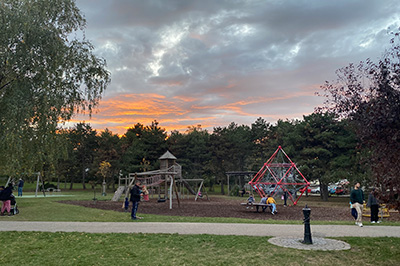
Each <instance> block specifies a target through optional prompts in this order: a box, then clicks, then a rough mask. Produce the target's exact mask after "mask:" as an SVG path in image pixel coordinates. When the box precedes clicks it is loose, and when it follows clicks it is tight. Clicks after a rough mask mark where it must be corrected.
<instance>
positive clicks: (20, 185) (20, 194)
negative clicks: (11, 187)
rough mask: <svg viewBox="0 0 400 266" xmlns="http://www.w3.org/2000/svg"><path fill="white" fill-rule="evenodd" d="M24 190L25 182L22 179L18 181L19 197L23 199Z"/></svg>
mask: <svg viewBox="0 0 400 266" xmlns="http://www.w3.org/2000/svg"><path fill="white" fill-rule="evenodd" d="M23 188H24V180H22V178H20V179H19V181H18V197H22V189H23Z"/></svg>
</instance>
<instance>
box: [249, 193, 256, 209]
mask: <svg viewBox="0 0 400 266" xmlns="http://www.w3.org/2000/svg"><path fill="white" fill-rule="evenodd" d="M253 202H256V200H255V199H254V194H250V197H249V198H248V199H247V205H251V208H252V209H253ZM248 208H249V206H247V209H248Z"/></svg>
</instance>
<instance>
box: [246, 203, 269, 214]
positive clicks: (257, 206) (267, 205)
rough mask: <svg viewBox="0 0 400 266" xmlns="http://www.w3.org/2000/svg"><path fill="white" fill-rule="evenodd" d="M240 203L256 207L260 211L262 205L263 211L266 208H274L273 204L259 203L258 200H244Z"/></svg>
mask: <svg viewBox="0 0 400 266" xmlns="http://www.w3.org/2000/svg"><path fill="white" fill-rule="evenodd" d="M240 205H242V206H246V207H253V206H255V207H256V211H257V212H258V210H259V208H260V207H262V208H263V211H265V209H266V208H268V207H269V208H270V209H271V210H272V205H271V204H265V203H257V202H243V203H240Z"/></svg>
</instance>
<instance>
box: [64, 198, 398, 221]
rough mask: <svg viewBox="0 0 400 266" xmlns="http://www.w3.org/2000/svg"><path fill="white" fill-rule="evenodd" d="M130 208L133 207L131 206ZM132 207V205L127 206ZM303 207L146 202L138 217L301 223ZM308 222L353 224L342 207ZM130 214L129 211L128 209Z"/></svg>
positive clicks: (317, 212)
mask: <svg viewBox="0 0 400 266" xmlns="http://www.w3.org/2000/svg"><path fill="white" fill-rule="evenodd" d="M60 202H62V203H66V204H73V205H79V206H84V207H88V208H96V209H102V210H113V211H119V212H123V211H124V209H123V208H122V202H113V201H96V202H94V201H60ZM131 204H132V203H131ZM130 207H131V205H130ZM303 207H304V206H291V207H283V206H282V205H279V204H278V206H277V209H278V213H277V214H275V215H272V214H271V213H270V212H269V211H268V210H269V209H267V210H266V212H261V211H260V212H258V213H257V212H256V208H255V207H254V209H251V208H249V209H247V208H246V207H245V206H241V205H240V202H239V201H236V200H228V199H224V198H217V197H216V198H211V199H210V201H207V200H205V199H201V200H198V201H194V199H183V200H182V199H181V204H180V207H178V203H177V201H176V200H174V201H173V208H172V210H170V209H169V201H167V202H162V203H159V202H157V200H156V199H150V201H148V202H140V205H139V209H138V213H139V214H157V215H168V216H189V217H234V218H246V219H256V220H267V219H273V220H297V221H302V220H303V211H302V209H303ZM310 208H311V220H318V221H354V219H353V218H352V216H351V214H350V209H349V208H341V207H317V206H310ZM129 211H130V209H129ZM363 220H364V221H365V222H367V221H369V217H363ZM385 220H386V221H400V215H399V213H398V212H395V213H391V216H390V217H389V218H385Z"/></svg>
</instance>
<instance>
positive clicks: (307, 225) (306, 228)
mask: <svg viewBox="0 0 400 266" xmlns="http://www.w3.org/2000/svg"><path fill="white" fill-rule="evenodd" d="M310 213H311V209H310V208H308V207H307V205H306V207H305V208H304V209H303V215H304V240H303V241H301V242H302V243H303V244H312V239H311V227H310Z"/></svg>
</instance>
